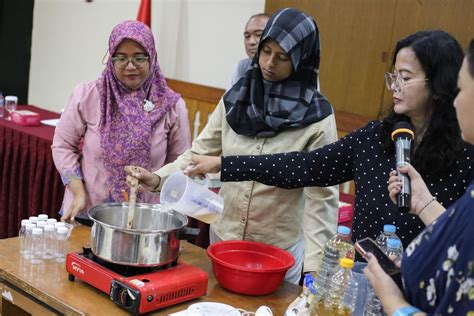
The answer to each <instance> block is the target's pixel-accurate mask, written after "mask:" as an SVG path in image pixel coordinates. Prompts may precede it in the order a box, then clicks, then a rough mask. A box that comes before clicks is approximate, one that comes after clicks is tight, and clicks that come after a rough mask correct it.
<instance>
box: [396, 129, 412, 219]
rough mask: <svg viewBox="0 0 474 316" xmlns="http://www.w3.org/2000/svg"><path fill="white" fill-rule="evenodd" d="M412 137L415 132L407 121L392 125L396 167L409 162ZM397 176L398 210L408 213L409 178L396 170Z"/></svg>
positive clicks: (409, 197)
mask: <svg viewBox="0 0 474 316" xmlns="http://www.w3.org/2000/svg"><path fill="white" fill-rule="evenodd" d="M414 137H415V133H414V132H413V128H412V126H411V125H410V123H408V122H398V123H396V124H395V126H394V127H393V132H392V140H393V141H394V142H395V155H396V159H397V168H399V167H403V166H405V165H407V164H409V163H410V151H411V142H412V141H413V138H414ZM397 172H398V170H397ZM398 176H399V177H400V178H401V179H402V190H401V191H400V192H399V193H398V194H397V206H398V210H399V211H400V212H402V213H408V212H409V211H410V200H411V189H410V178H409V177H408V175H406V174H403V173H401V172H398Z"/></svg>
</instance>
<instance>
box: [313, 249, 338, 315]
mask: <svg viewBox="0 0 474 316" xmlns="http://www.w3.org/2000/svg"><path fill="white" fill-rule="evenodd" d="M338 257H339V253H338V251H337V250H335V249H333V248H332V247H328V248H326V249H325V250H324V255H323V258H322V260H321V265H320V267H319V270H318V271H316V277H315V278H314V288H315V289H316V291H315V293H314V296H313V299H312V300H311V303H310V315H311V316H314V315H318V314H319V313H320V312H321V311H322V310H324V299H325V298H326V292H327V289H328V287H329V282H330V280H331V276H332V275H333V274H334V271H335V270H336V269H337V267H338V263H337V262H338Z"/></svg>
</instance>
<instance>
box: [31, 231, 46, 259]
mask: <svg viewBox="0 0 474 316" xmlns="http://www.w3.org/2000/svg"><path fill="white" fill-rule="evenodd" d="M43 249H44V247H43V229H41V228H38V227H36V228H33V230H32V238H31V243H30V251H29V252H30V254H31V258H30V263H31V264H41V263H43Z"/></svg>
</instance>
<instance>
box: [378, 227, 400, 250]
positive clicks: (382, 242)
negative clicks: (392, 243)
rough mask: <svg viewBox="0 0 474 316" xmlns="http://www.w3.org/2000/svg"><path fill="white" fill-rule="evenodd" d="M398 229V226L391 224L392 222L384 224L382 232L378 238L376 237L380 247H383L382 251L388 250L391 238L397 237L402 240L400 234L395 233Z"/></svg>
mask: <svg viewBox="0 0 474 316" xmlns="http://www.w3.org/2000/svg"><path fill="white" fill-rule="evenodd" d="M396 231H397V227H395V225H391V224H386V225H383V231H382V233H381V234H380V235H378V236H377V238H376V239H375V242H376V243H377V245H378V246H379V247H380V249H382V251H384V252H385V251H386V250H387V241H388V239H389V238H395V239H398V240H400V238H398V236H397V235H395V232H396ZM400 242H401V241H400ZM402 251H403V246H402Z"/></svg>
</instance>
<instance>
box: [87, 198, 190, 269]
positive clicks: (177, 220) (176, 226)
mask: <svg viewBox="0 0 474 316" xmlns="http://www.w3.org/2000/svg"><path fill="white" fill-rule="evenodd" d="M88 215H89V218H90V219H91V220H93V221H94V225H92V230H91V249H92V252H93V253H94V254H95V255H96V256H98V257H99V258H101V259H103V260H106V261H109V262H113V263H117V264H123V265H131V266H147V267H148V266H161V265H165V264H168V263H170V262H172V261H174V260H176V259H177V258H178V254H179V246H180V240H181V239H189V238H193V237H196V236H197V233H198V232H199V230H196V229H194V228H189V227H186V225H187V224H188V218H187V217H186V216H185V215H183V214H181V213H178V212H176V211H174V210H171V209H168V208H165V207H164V206H162V205H151V204H144V203H137V204H136V208H135V216H134V218H133V224H132V229H127V219H128V203H105V204H99V205H96V206H94V207H92V208H91V209H89V211H88Z"/></svg>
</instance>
